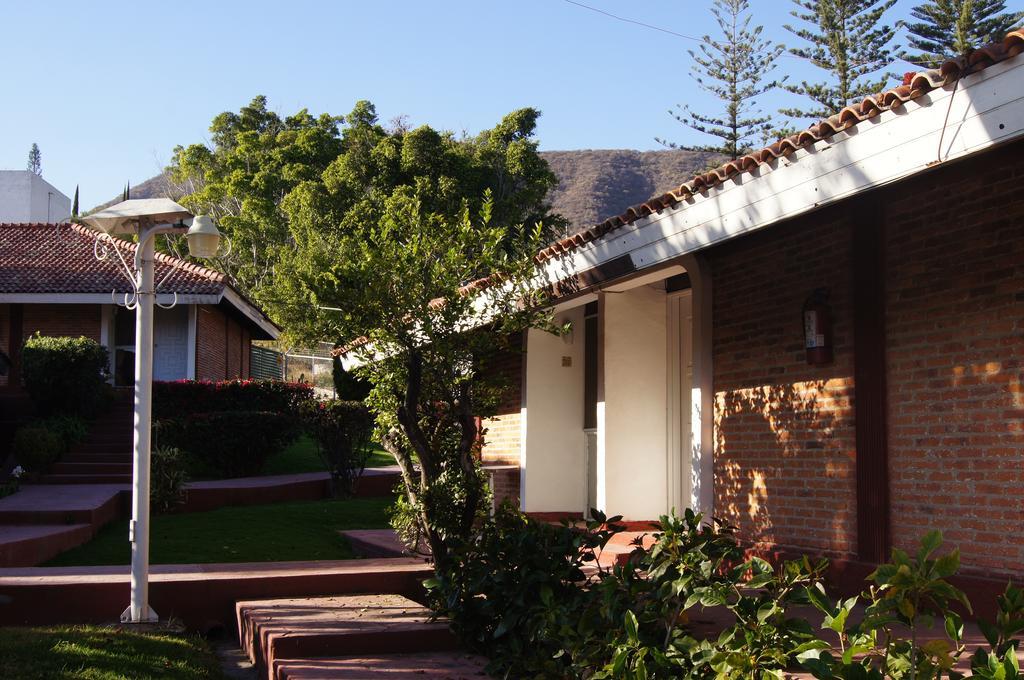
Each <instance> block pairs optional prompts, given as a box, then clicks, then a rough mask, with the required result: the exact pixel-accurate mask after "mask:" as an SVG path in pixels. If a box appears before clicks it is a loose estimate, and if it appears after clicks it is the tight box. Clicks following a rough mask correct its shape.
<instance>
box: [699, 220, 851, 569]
mask: <svg viewBox="0 0 1024 680" xmlns="http://www.w3.org/2000/svg"><path fill="white" fill-rule="evenodd" d="M709 258H710V260H711V272H712V277H713V280H712V290H713V296H714V297H713V310H714V311H713V324H714V325H713V336H714V388H715V460H714V469H715V512H716V514H718V515H719V516H721V517H723V518H725V519H727V520H729V521H730V522H732V523H734V524H735V525H737V526H738V527H739V528H740V530H741V532H742V534H743V536H744V537H745V538H747V539H750V540H753V541H755V542H759V543H762V544H767V545H777V546H793V547H799V548H804V549H810V550H815V551H820V552H823V553H826V554H829V555H834V556H843V557H849V556H851V555H852V554H853V552H854V551H855V550H856V500H855V499H856V486H855V483H856V470H855V450H856V444H855V433H854V421H853V410H852V399H853V348H852V345H853V335H852V327H851V291H850V285H849V282H850V231H849V228H848V227H847V226H845V219H844V216H843V214H842V213H841V212H838V211H837V212H831V213H829V212H824V211H823V212H819V213H817V214H815V215H813V216H810V217H809V218H805V219H801V220H797V221H794V222H791V223H788V224H784V225H780V226H779V227H775V228H772V229H770V230H768V231H766V232H763V233H761V234H758V235H755V236H751V237H748V238H745V239H741V240H739V241H736V242H733V243H732V244H728V245H726V246H723V247H720V248H716V249H714V250H712V251H710V253H709ZM819 287H828V288H830V290H831V297H830V304H831V307H832V312H833V318H834V346H835V361H834V363H833V364H832V365H831V366H825V367H812V366H808V365H807V362H806V355H805V351H804V348H803V322H802V308H803V303H804V300H805V299H806V298H807V297H808V296H809V295H810V294H811V293H812V292H813V291H814V289H816V288H819Z"/></svg>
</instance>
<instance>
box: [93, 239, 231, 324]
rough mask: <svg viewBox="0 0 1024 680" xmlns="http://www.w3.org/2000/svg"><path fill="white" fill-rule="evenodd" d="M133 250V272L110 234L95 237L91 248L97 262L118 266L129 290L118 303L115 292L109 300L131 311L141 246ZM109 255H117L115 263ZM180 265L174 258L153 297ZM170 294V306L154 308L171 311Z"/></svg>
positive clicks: (136, 293)
mask: <svg viewBox="0 0 1024 680" xmlns="http://www.w3.org/2000/svg"><path fill="white" fill-rule="evenodd" d="M156 236H158V234H153V235H152V237H151V238H156ZM229 249H230V247H229ZM135 250H136V253H135V257H134V259H133V263H134V265H135V271H132V268H131V267H129V266H128V261H127V260H126V259H125V257H124V254H123V253H122V252H121V248H119V247H118V245H117V239H115V238H114V237H113V236H111V235H110V234H106V233H103V234H99V235H98V236H97V237H96V240H95V241H94V242H93V246H92V253H93V256H94V257H95V258H96V259H97V260H98V261H100V262H113V263H114V264H115V266H117V265H120V266H119V267H118V271H119V272H120V274H121V276H123V277H124V278H125V280H126V281H128V285H129V286H131V290H129V291H128V292H126V293H123V294H122V295H123V298H122V300H121V301H120V302H119V301H118V292H117V291H116V290H112V291H110V299H111V301H112V302H113V303H114V304H115V305H120V306H122V307H124V308H126V309H131V310H134V309H135V308H137V307H138V306H139V283H138V278H137V274H136V272H138V271H140V270H141V269H142V248H141V246H136V249H135ZM111 253H114V254H116V255H117V260H116V261H115V260H114V258H113V257H111ZM182 264H184V261H183V260H181V259H180V258H174V264H172V265H171V270H170V271H169V272H167V273H166V274H164V277H163V278H162V279H160V283H158V284H156V285H155V286H154V287H153V295H154V296H156V295H159V293H160V288H161V287H162V286H163V285H164V284H165V283H167V281H168V279H170V278H171V276H172V275H173V274H174V272H176V271H178V269H180V268H181V265H182ZM172 294H173V295H174V298H173V299H172V301H171V302H170V304H166V305H165V304H160V303H159V302H157V303H155V304H156V306H157V307H159V308H161V309H171V308H172V307H176V306H177V305H178V292H177V291H172Z"/></svg>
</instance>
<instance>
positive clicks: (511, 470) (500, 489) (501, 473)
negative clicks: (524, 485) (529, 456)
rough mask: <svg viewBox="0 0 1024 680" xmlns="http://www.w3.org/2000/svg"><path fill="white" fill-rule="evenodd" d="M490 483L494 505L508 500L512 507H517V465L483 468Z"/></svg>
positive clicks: (496, 505)
mask: <svg viewBox="0 0 1024 680" xmlns="http://www.w3.org/2000/svg"><path fill="white" fill-rule="evenodd" d="M485 469H486V470H487V473H488V478H489V480H490V485H491V494H492V496H493V503H494V507H495V508H497V507H498V506H499V505H501V504H502V503H504V502H505V501H508V502H509V504H511V505H512V507H514V508H518V507H519V466H518V465H498V466H488V467H486V468H485Z"/></svg>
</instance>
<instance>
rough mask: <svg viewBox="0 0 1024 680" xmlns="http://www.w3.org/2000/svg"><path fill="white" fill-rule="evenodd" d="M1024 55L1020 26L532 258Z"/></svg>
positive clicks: (559, 251)
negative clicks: (963, 54)
mask: <svg viewBox="0 0 1024 680" xmlns="http://www.w3.org/2000/svg"><path fill="white" fill-rule="evenodd" d="M1022 52H1024V26H1022V27H1020V28H1015V29H1013V30H1011V31H1009V32H1008V33H1007V34H1006V36H1005V37H1004V38H1003V39H1002V40H998V41H995V42H992V43H989V44H988V45H984V46H982V47H979V48H977V49H975V50H972V51H971V52H970V53H968V54H967V55H965V56H962V57H957V58H955V59H948V60H946V61H944V62H943V63H942V64H940V65H939V67H938V68H935V69H928V70H924V71H919V72H916V73H915V72H909V73H907V74H906V75H905V76H904V78H903V84H901V85H898V86H896V87H894V88H890V89H888V90H884V91H882V92H879V93H877V94H874V95H869V96H867V97H865V98H864V99H862V100H861V101H860V102H857V103H854V104H850V105H849V106H845V107H843V108H842V109H841V110H839V111H838V112H837V113H835V114H833V115H831V116H829V117H827V118H824V119H822V120H820V121H818V122H817V123H814V124H812V125H810V126H808V128H807V129H805V130H801V131H800V132H797V133H795V134H793V135H790V136H788V137H783V138H782V139H779V140H776V141H775V142H774V143H772V144H770V145H768V146H766V147H764V148H762V149H759V150H757V151H751V152H750V153H748V154H746V155H744V156H742V157H740V158H737V159H735V160H731V161H728V162H726V163H723V164H722V165H720V166H718V167H717V168H713V169H711V170H707V171H705V172H701V173H697V174H696V175H694V176H693V177H692V178H690V180H688V181H687V182H684V183H683V184H680V185H679V186H678V187H676V188H675V189H671V190H669V191H667V192H665V193H664V194H662V195H661V196H655V197H652V198H649V199H648V200H646V201H644V202H643V203H639V204H637V205H634V206H631V207H629V208H627V209H626V210H625V211H624V212H623V213H621V214H619V215H616V216H614V217H609V218H608V219H606V220H604V221H603V222H600V223H598V224H595V225H592V226H589V227H584V228H581V229H579V230H578V231H576V232H575V233H572V234H570V235H568V236H566V237H565V238H563V239H560V240H558V241H556V242H554V243H552V244H551V245H549V246H547V247H545V248H543V249H541V250H540V252H538V253H537V255H536V258H535V259H536V261H537V262H538V263H542V262H545V261H547V260H550V259H552V258H554V257H558V256H560V255H564V254H566V253H569V252H571V251H573V250H576V249H577V248H579V247H581V246H583V245H585V244H586V243H589V242H591V241H595V240H597V239H599V238H601V237H602V236H604V235H605V234H607V233H608V232H610V231H613V230H615V229H618V228H620V227H624V226H628V225H630V224H632V223H634V222H636V221H637V220H639V219H642V218H644V217H647V216H648V215H651V214H652V213H660V212H661V211H662V210H664V209H665V208H671V207H674V206H675V205H677V204H678V203H681V202H683V201H687V200H690V199H691V198H692V197H693V196H694V195H695V194H698V193H703V192H705V191H707V190H708V189H711V188H712V187H714V186H717V185H719V184H722V183H724V182H725V181H726V180H728V179H729V178H731V177H734V176H736V175H738V174H741V173H744V172H749V171H751V170H754V169H756V168H757V167H759V166H761V165H764V164H766V163H770V162H771V161H773V160H775V159H778V158H782V157H784V156H788V155H790V154H791V153H793V152H794V151H796V150H797V149H801V148H804V147H807V146H810V145H812V144H814V143H815V142H818V141H821V140H822V139H825V138H826V137H831V136H832V135H834V134H836V133H837V132H841V131H843V130H847V129H849V128H851V127H853V126H855V125H857V124H858V123H861V122H863V121H865V120H868V119H870V118H873V117H875V116H877V115H878V114H879V113H881V112H883V111H888V110H890V109H893V108H897V107H899V106H902V105H903V104H905V103H907V102H908V101H910V100H912V99H916V98H917V97H920V96H921V95H923V94H926V93H927V92H930V91H931V90H934V89H936V88H938V87H942V86H944V85H948V84H949V83H951V82H953V81H955V80H959V79H961V78H963V77H964V76H967V75H970V74H972V73H977V72H978V71H982V70H984V69H986V68H988V67H989V66H991V65H993V64H996V63H999V62H1001V61H1005V60H1007V59H1010V58H1012V57H1015V56H1017V55H1018V54H1021V53H1022Z"/></svg>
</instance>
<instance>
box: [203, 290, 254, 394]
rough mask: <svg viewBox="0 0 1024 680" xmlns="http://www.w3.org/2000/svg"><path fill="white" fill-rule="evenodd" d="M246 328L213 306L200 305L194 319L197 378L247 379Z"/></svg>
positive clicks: (249, 341)
mask: <svg viewBox="0 0 1024 680" xmlns="http://www.w3.org/2000/svg"><path fill="white" fill-rule="evenodd" d="M251 344H252V335H251V334H250V333H249V330H248V329H246V328H243V327H242V325H241V324H239V323H238V322H237V321H235V320H234V319H233V318H231V317H230V316H228V315H227V314H225V313H224V312H222V311H221V310H220V309H219V308H218V307H215V306H212V305H200V306H199V311H198V312H197V319H196V379H197V380H227V379H230V378H248V377H249V376H250V373H249V368H250V365H249V350H250V347H251Z"/></svg>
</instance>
